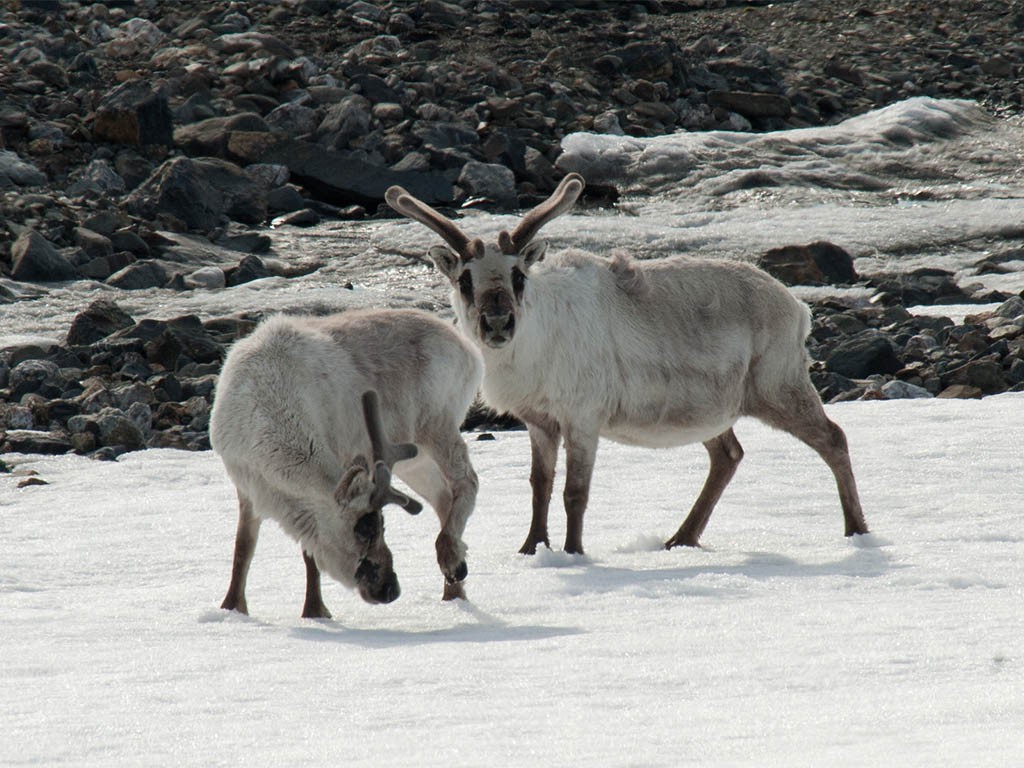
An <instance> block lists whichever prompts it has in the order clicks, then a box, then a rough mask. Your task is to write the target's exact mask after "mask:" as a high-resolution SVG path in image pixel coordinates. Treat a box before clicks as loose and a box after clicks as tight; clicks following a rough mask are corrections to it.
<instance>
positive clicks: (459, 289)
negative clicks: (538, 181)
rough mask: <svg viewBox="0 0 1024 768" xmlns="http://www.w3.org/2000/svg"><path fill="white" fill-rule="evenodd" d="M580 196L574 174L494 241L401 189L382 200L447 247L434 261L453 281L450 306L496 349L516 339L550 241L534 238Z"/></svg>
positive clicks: (441, 248) (434, 250) (580, 183)
mask: <svg viewBox="0 0 1024 768" xmlns="http://www.w3.org/2000/svg"><path fill="white" fill-rule="evenodd" d="M581 192H583V177H581V176H580V175H579V174H576V173H570V174H569V175H568V176H566V177H565V178H564V179H562V182H561V183H560V184H559V185H558V188H557V189H556V190H555V191H554V192H553V193H552V195H551V197H549V198H548V199H547V200H545V201H544V202H543V203H541V204H540V205H538V206H537V207H536V208H534V209H533V210H531V211H530V212H528V213H527V214H526V215H525V216H523V218H522V220H520V222H519V224H518V225H517V226H516V228H515V229H514V230H512V232H507V231H503V232H501V233H500V234H499V235H498V241H497V242H496V243H484V242H483V241H482V240H480V239H479V238H474V239H473V240H470V239H469V238H468V237H467V236H466V235H465V234H464V233H463V232H462V230H460V229H459V228H458V227H457V226H456V225H455V223H454V222H452V221H451V220H450V219H448V218H446V217H444V216H442V215H441V214H440V213H438V212H437V211H436V210H434V209H433V208H431V207H430V206H429V205H427V204H426V203H424V202H422V201H420V200H417V199H416V198H415V197H413V196H412V195H410V194H409V193H408V192H406V191H405V190H404V189H402V188H401V187H391V188H390V189H388V191H387V193H386V194H385V195H384V199H385V200H386V201H387V204H388V205H390V206H391V207H392V208H394V209H395V210H396V211H397V212H398V213H400V214H402V215H403V216H407V217H408V218H410V219H413V220H415V221H418V222H420V223H421V224H423V225H425V226H427V227H428V228H430V229H432V230H433V231H434V232H436V233H437V234H439V235H440V236H441V237H442V239H444V241H445V242H446V243H447V244H448V247H446V246H443V245H437V246H434V247H433V248H431V249H430V251H429V253H430V258H431V259H432V260H433V262H434V264H436V265H437V268H438V269H440V270H441V271H442V272H443V273H444V274H445V275H446V276H447V278H448V279H449V280H450V281H451V283H452V288H453V292H452V305H453V307H454V308H455V311H456V313H457V314H458V315H459V320H460V322H462V323H463V327H464V328H465V330H466V332H467V333H469V334H470V335H473V336H474V337H475V338H477V339H478V340H479V342H480V343H481V344H484V345H486V346H488V347H492V348H495V349H497V348H500V347H503V346H505V345H506V344H508V343H509V342H510V341H511V340H512V337H513V336H514V335H515V332H516V323H517V320H518V318H519V314H520V309H521V307H522V302H523V294H524V292H525V291H526V290H527V282H528V281H527V278H528V277H529V272H530V267H531V266H533V265H534V264H535V263H537V262H538V261H540V260H541V259H543V258H544V252H545V250H546V249H547V243H545V242H544V241H543V240H539V241H536V242H534V241H533V238H534V237H535V236H536V234H537V232H539V231H540V228H541V227H543V226H544V225H545V224H546V223H547V222H549V221H550V220H551V219H553V218H555V217H556V216H560V215H561V214H563V213H565V212H566V211H568V210H569V209H570V208H572V206H573V203H575V202H576V199H577V198H578V197H579V196H580V193H581Z"/></svg>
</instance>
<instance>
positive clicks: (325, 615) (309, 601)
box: [302, 552, 331, 619]
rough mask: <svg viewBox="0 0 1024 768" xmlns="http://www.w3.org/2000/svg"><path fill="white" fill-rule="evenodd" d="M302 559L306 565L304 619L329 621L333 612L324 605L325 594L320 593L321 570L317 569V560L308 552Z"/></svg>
mask: <svg viewBox="0 0 1024 768" xmlns="http://www.w3.org/2000/svg"><path fill="white" fill-rule="evenodd" d="M302 559H303V561H304V562H305V563H306V602H305V603H304V604H303V606H302V618H304V619H329V618H331V612H330V611H329V610H327V606H326V605H324V598H323V593H321V591H320V569H319V568H317V567H316V560H314V559H313V556H312V555H310V554H309V553H308V552H303V553H302Z"/></svg>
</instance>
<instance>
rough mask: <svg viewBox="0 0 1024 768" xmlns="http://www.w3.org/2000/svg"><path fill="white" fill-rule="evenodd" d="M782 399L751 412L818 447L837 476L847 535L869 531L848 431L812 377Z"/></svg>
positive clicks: (819, 453) (820, 453) (818, 451)
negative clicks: (834, 419) (831, 416)
mask: <svg viewBox="0 0 1024 768" xmlns="http://www.w3.org/2000/svg"><path fill="white" fill-rule="evenodd" d="M782 403H784V404H783V405H775V406H772V407H770V408H763V409H760V410H758V411H756V412H752V414H751V415H753V416H756V417H757V418H759V419H761V420H762V421H764V422H766V423H768V424H770V425H771V426H773V427H776V428H778V429H782V430H785V431H786V432H789V433H790V434H791V435H793V436H794V437H796V438H798V439H799V440H801V441H803V442H804V443H806V444H807V445H809V446H810V447H811V448H813V449H814V450H815V451H817V453H818V455H819V456H821V458H822V459H824V460H825V463H826V464H827V465H828V467H829V469H831V470H832V474H833V475H834V476H835V479H836V487H837V488H838V489H839V501H840V503H841V504H842V507H843V522H844V528H845V533H846V535H847V536H852V535H854V534H855V533H867V532H868V526H867V523H866V522H865V520H864V512H863V510H862V509H861V506H860V496H859V495H858V493H857V482H856V480H854V477H853V466H852V464H851V462H850V450H849V447H848V445H847V442H846V434H845V433H844V432H843V430H842V429H841V428H840V427H839V426H838V425H837V424H835V423H834V422H832V421H830V420H829V418H828V416H827V415H826V414H825V409H824V408H823V407H822V405H821V400H820V399H819V398H818V393H817V392H816V391H815V390H814V387H813V385H812V384H811V383H810V381H808V382H807V385H806V387H805V388H804V389H803V390H802V391H801V392H799V393H797V394H796V395H794V396H793V397H792V398H789V399H788V400H783V401H782Z"/></svg>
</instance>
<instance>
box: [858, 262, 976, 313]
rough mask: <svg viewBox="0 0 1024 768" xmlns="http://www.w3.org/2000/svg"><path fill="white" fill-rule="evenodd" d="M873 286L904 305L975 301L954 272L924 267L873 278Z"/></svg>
mask: <svg viewBox="0 0 1024 768" xmlns="http://www.w3.org/2000/svg"><path fill="white" fill-rule="evenodd" d="M868 277H869V284H870V285H873V286H875V287H876V288H877V289H878V291H879V293H886V294H889V295H890V296H892V297H893V298H894V300H895V301H896V302H898V303H900V304H902V305H904V306H907V307H911V306H917V305H932V304H959V303H968V302H970V301H972V298H971V297H970V296H969V295H968V294H967V293H965V292H964V291H963V289H961V288H960V286H959V285H957V283H956V279H955V276H954V275H953V273H952V272H949V271H947V270H944V269H934V268H931V267H923V268H920V269H915V270H912V271H910V272H907V273H901V274H879V275H870V276H868Z"/></svg>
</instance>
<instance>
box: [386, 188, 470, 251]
mask: <svg viewBox="0 0 1024 768" xmlns="http://www.w3.org/2000/svg"><path fill="white" fill-rule="evenodd" d="M384 200H385V201H386V202H387V204H388V205H390V206H391V207H392V208H393V209H394V210H395V211H396V212H397V213H400V214H402V215H403V216H405V217H407V218H410V219H412V220H413V221H418V222H419V223H420V224H423V225H424V226H426V227H428V228H429V229H432V230H434V232H436V233H437V234H439V235H440V236H441V238H442V239H443V240H444V241H445V242H446V243H448V245H450V246H451V247H452V249H453V250H454V251H455V252H456V253H457V254H459V256H460V257H461V258H462V260H463V261H471V260H472V259H475V258H478V257H480V256H482V255H483V252H484V244H483V241H482V240H480V239H479V238H474V239H473V240H470V239H469V238H468V237H467V236H466V234H465V233H464V232H463V231H462V230H461V229H459V228H458V227H457V226H456V225H455V222H453V221H452V220H451V219H449V218H448V217H446V216H442V215H441V214H440V213H439V212H438V211H436V210H434V209H433V208H431V207H430V206H429V205H427V204H426V203H424V202H423V201H422V200H417V199H416V198H415V197H413V196H412V195H410V194H409V193H408V192H407V191H406V190H405V189H403V188H402V187H398V186H394V187H389V188H388V190H387V192H385V193H384Z"/></svg>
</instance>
